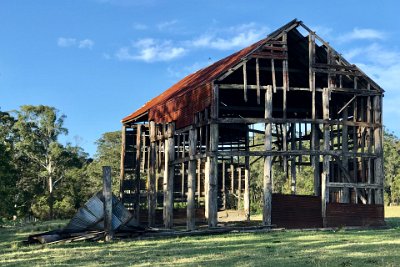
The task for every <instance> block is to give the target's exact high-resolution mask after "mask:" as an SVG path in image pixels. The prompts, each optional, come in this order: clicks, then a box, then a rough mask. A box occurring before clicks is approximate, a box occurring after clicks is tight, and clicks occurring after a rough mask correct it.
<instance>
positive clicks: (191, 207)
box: [187, 126, 197, 230]
mask: <svg viewBox="0 0 400 267" xmlns="http://www.w3.org/2000/svg"><path fill="white" fill-rule="evenodd" d="M196 144H197V129H196V127H194V126H192V128H191V129H190V130H189V157H190V160H189V166H188V196H187V230H194V229H195V226H196V219H195V214H196V212H195V192H196V160H195V159H194V156H195V155H196Z"/></svg>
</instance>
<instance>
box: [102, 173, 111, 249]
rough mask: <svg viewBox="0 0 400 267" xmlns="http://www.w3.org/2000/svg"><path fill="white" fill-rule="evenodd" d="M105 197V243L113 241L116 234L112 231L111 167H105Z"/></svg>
mask: <svg viewBox="0 0 400 267" xmlns="http://www.w3.org/2000/svg"><path fill="white" fill-rule="evenodd" d="M103 196H104V202H103V203H104V207H103V208H104V231H105V241H106V242H107V241H111V240H112V239H113V236H114V233H113V230H112V223H111V222H112V188H111V167H110V166H103Z"/></svg>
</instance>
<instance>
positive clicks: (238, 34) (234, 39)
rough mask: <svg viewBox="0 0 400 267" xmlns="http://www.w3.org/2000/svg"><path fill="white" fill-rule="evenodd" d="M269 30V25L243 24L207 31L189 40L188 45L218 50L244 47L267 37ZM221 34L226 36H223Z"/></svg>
mask: <svg viewBox="0 0 400 267" xmlns="http://www.w3.org/2000/svg"><path fill="white" fill-rule="evenodd" d="M267 31H268V28H267V27H260V26H258V25H256V24H255V23H249V24H242V25H238V26H236V27H230V28H227V29H220V30H214V31H212V32H209V33H206V34H204V35H202V36H200V37H198V38H195V39H193V40H192V41H189V42H188V45H190V46H193V47H206V48H213V49H218V50H230V49H234V48H244V47H246V46H248V45H250V44H252V43H255V42H257V41H258V40H260V39H262V38H264V37H266V34H267ZM221 35H223V36H224V37H221ZM225 36H226V37H225Z"/></svg>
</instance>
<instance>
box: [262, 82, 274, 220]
mask: <svg viewBox="0 0 400 267" xmlns="http://www.w3.org/2000/svg"><path fill="white" fill-rule="evenodd" d="M271 117H272V88H271V86H268V87H267V91H266V94H265V119H266V121H265V139H264V150H265V151H267V152H268V151H271V149H272V125H271V122H270V121H269V119H271ZM271 173H272V158H271V156H270V155H268V156H265V157H264V181H263V192H264V198H263V225H265V226H267V225H271V210H272V176H271Z"/></svg>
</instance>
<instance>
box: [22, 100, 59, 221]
mask: <svg viewBox="0 0 400 267" xmlns="http://www.w3.org/2000/svg"><path fill="white" fill-rule="evenodd" d="M17 116H18V117H17V122H16V123H15V124H14V128H15V130H16V131H17V132H18V140H17V141H16V143H15V148H16V149H17V150H18V151H19V153H20V157H21V158H25V159H27V160H28V161H29V162H30V163H32V164H34V165H35V166H36V168H37V169H38V171H39V175H38V177H39V178H40V179H41V180H42V181H43V183H42V184H43V185H44V188H43V189H46V190H47V193H48V194H47V195H48V197H47V202H48V205H49V212H50V218H52V217H53V204H54V186H55V184H56V183H57V182H59V180H60V179H62V178H63V175H62V173H63V171H64V170H65V167H64V163H65V162H64V159H65V157H64V156H65V154H64V152H63V147H62V145H61V144H59V143H58V137H59V136H60V135H62V134H67V129H66V128H64V127H63V125H64V119H65V116H64V115H59V114H58V110H57V109H55V108H54V107H49V106H43V105H40V106H30V105H26V106H21V108H20V110H19V111H18V112H17ZM32 178H33V177H32Z"/></svg>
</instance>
